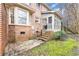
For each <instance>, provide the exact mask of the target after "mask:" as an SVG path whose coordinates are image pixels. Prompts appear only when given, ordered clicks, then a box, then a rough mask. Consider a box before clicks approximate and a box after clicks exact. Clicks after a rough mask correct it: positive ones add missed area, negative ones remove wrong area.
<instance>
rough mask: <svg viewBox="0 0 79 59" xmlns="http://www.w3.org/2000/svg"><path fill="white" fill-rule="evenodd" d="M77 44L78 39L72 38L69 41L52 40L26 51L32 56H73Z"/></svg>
mask: <svg viewBox="0 0 79 59" xmlns="http://www.w3.org/2000/svg"><path fill="white" fill-rule="evenodd" d="M75 46H76V41H75V40H73V39H71V38H68V39H67V41H55V40H51V41H48V42H46V43H44V44H42V45H40V46H38V47H36V48H33V49H32V50H29V51H27V52H24V53H25V54H26V55H31V56H71V55H73V52H72V50H73V48H74V47H75Z"/></svg>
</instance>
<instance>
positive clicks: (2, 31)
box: [0, 4, 8, 55]
mask: <svg viewBox="0 0 79 59" xmlns="http://www.w3.org/2000/svg"><path fill="white" fill-rule="evenodd" d="M7 42H8V40H7V15H6V11H5V5H4V4H0V55H3V53H4V49H5V46H6V44H7Z"/></svg>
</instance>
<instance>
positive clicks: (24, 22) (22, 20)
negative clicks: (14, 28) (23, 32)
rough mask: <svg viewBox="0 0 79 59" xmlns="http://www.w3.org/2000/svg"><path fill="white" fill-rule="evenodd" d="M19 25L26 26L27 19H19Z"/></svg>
mask: <svg viewBox="0 0 79 59" xmlns="http://www.w3.org/2000/svg"><path fill="white" fill-rule="evenodd" d="M18 24H26V18H22V17H19V19H18Z"/></svg>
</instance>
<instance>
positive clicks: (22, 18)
mask: <svg viewBox="0 0 79 59" xmlns="http://www.w3.org/2000/svg"><path fill="white" fill-rule="evenodd" d="M26 22H27V13H26V12H25V11H23V10H20V9H18V19H17V23H18V24H26Z"/></svg>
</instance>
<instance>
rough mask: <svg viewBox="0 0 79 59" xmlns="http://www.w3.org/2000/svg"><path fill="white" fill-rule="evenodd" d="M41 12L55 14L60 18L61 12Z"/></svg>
mask: <svg viewBox="0 0 79 59" xmlns="http://www.w3.org/2000/svg"><path fill="white" fill-rule="evenodd" d="M42 14H56V15H57V16H59V17H60V18H62V15H61V12H59V11H43V12H42Z"/></svg>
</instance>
